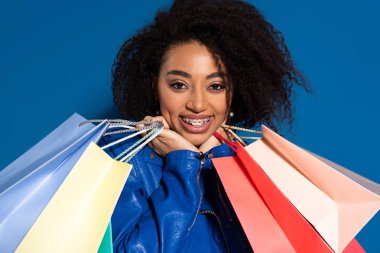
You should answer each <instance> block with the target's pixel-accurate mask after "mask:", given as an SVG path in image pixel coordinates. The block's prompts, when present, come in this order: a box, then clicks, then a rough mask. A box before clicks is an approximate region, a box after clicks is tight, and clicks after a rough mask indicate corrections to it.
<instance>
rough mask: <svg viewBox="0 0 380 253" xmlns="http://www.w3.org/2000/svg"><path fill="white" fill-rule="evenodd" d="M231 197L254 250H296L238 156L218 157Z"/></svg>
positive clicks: (215, 160) (215, 163) (217, 168)
mask: <svg viewBox="0 0 380 253" xmlns="http://www.w3.org/2000/svg"><path fill="white" fill-rule="evenodd" d="M212 162H213V164H214V166H215V168H216V170H217V172H218V175H219V178H220V180H221V182H222V184H223V187H224V190H225V192H226V194H227V196H228V199H229V200H230V202H231V205H232V206H233V208H234V210H235V213H236V215H237V217H238V219H239V220H240V223H241V226H242V228H243V230H244V232H245V234H246V236H247V239H248V241H249V243H250V245H251V247H252V249H253V251H254V252H259V253H260V252H267V253H271V252H283V253H288V252H289V253H290V252H296V251H295V249H294V248H293V247H292V245H291V243H290V242H289V240H288V239H287V237H286V235H285V234H284V232H283V231H282V230H281V227H280V226H279V225H278V223H277V221H276V220H275V218H274V217H273V215H272V214H271V213H270V211H269V209H268V207H267V206H266V205H265V202H264V201H263V200H262V198H261V196H260V194H259V193H258V192H257V190H256V189H255V186H254V185H253V184H252V182H251V181H250V180H249V177H248V176H247V175H246V172H245V168H244V167H243V165H242V164H241V162H240V161H239V159H238V158H237V157H222V158H214V159H212Z"/></svg>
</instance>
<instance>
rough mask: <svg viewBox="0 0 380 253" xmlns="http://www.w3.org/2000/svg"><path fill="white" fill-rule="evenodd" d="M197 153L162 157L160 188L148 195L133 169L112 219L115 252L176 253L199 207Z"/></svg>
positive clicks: (140, 168) (136, 166) (137, 170)
mask: <svg viewBox="0 0 380 253" xmlns="http://www.w3.org/2000/svg"><path fill="white" fill-rule="evenodd" d="M196 156H197V153H196V152H192V151H189V150H177V151H172V152H170V153H168V154H167V155H166V156H165V161H164V167H163V170H162V178H161V181H160V184H159V186H158V187H157V188H156V189H155V190H154V191H153V192H152V193H151V194H150V195H148V193H147V190H146V188H147V187H146V185H145V184H146V182H145V183H144V180H141V176H140V175H141V173H144V166H139V162H141V161H138V160H137V158H138V157H135V158H134V159H132V160H131V161H132V165H133V166H134V167H133V169H132V172H131V174H130V176H129V178H128V180H127V183H126V185H125V187H124V189H123V191H122V193H121V196H120V198H119V201H118V203H117V205H116V208H115V211H114V213H113V216H112V230H113V240H114V251H115V252H149V253H152V252H179V251H181V249H182V247H183V246H184V245H185V242H186V238H187V236H188V233H189V231H190V230H191V227H192V225H193V224H194V222H195V219H196V216H197V213H198V210H199V207H200V203H201V189H200V185H199V173H200V167H201V163H200V161H199V159H198V158H197V157H196Z"/></svg>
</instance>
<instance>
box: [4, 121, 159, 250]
mask: <svg viewBox="0 0 380 253" xmlns="http://www.w3.org/2000/svg"><path fill="white" fill-rule="evenodd" d="M84 120H85V119H84V118H82V117H80V116H79V115H77V114H75V115H73V116H72V117H71V118H69V119H68V120H67V121H66V122H64V123H63V124H62V125H61V126H60V127H58V128H57V129H56V130H55V131H53V132H52V133H51V134H49V135H48V136H47V137H46V138H44V139H43V140H42V141H41V142H39V143H38V144H37V145H35V146H34V147H33V148H32V149H31V150H29V151H28V152H27V153H25V154H24V155H23V156H21V157H20V158H19V159H17V160H16V161H15V162H14V163H12V164H11V165H9V166H8V167H7V168H5V169H4V170H3V171H2V172H1V173H3V174H2V175H4V177H1V183H2V184H1V188H0V189H2V191H1V195H0V196H2V197H3V199H2V200H1V202H0V205H1V207H3V206H6V207H7V208H4V209H3V208H2V209H1V211H2V215H3V218H4V219H3V220H0V222H2V223H0V226H1V229H2V231H4V232H9V231H11V232H12V233H8V234H6V233H3V234H0V241H1V243H0V246H1V247H2V250H1V251H0V252H14V251H15V249H16V247H17V248H18V249H17V251H20V252H24V251H25V250H26V251H27V252H44V251H43V250H46V252H52V251H54V252H56V251H59V250H61V251H62V252H65V251H66V248H67V246H70V245H71V246H74V247H75V251H74V252H86V250H90V252H94V249H95V250H96V249H98V251H99V252H112V238H111V232H110V229H107V230H106V227H107V226H104V224H106V225H107V223H108V222H109V220H110V217H111V214H110V210H113V207H114V205H113V202H115V201H114V199H115V198H116V199H117V197H115V196H116V195H117V194H116V195H115V191H116V192H117V191H118V190H119V191H121V189H122V187H123V185H121V184H118V187H119V188H120V189H116V190H114V191H111V189H112V187H111V188H110V189H104V188H102V185H103V184H104V182H103V181H102V180H107V176H105V175H103V174H99V173H98V176H99V177H98V179H99V180H100V183H99V182H95V181H94V182H93V183H94V185H93V186H92V188H91V187H90V188H88V190H92V192H91V191H90V192H89V191H87V193H86V194H87V195H86V194H81V195H80V196H82V197H83V198H82V199H81V200H82V203H81V204H80V205H79V206H78V203H79V202H75V203H74V204H73V203H70V202H69V201H70V200H67V201H66V200H64V201H62V199H65V198H66V199H68V197H67V196H68V193H67V191H69V192H70V191H71V193H74V192H75V193H77V192H78V193H83V192H82V191H83V190H86V189H82V188H83V186H82V185H79V184H75V183H72V182H75V180H74V179H72V178H77V180H78V176H75V175H78V173H79V175H80V173H82V175H83V172H78V171H77V170H78V169H75V170H74V168H77V167H78V166H79V165H78V163H79V158H81V159H82V157H83V155H85V154H87V153H88V152H90V153H91V154H95V157H92V158H91V159H95V160H96V159H98V160H99V159H101V158H102V156H103V159H104V156H106V157H107V159H108V162H106V163H104V162H103V163H101V162H102V161H100V163H99V164H103V165H104V169H105V170H107V165H109V166H111V164H112V166H111V167H117V168H119V167H123V166H124V167H125V166H126V167H127V168H126V169H124V173H126V172H128V171H129V170H130V165H128V164H126V163H121V162H116V161H114V160H113V159H111V158H109V157H108V155H106V154H105V153H104V152H103V151H101V150H100V148H98V147H97V149H98V153H99V152H100V153H101V154H102V155H97V153H96V152H97V151H88V150H89V149H90V147H91V145H90V146H89V145H88V144H89V143H90V142H91V141H95V142H97V140H98V139H99V138H100V137H101V136H102V135H103V134H105V135H107V134H112V132H107V133H104V132H105V130H106V129H107V130H112V128H114V127H118V128H123V127H124V128H126V129H127V130H125V131H127V132H129V131H135V132H136V130H137V129H136V127H131V126H130V125H128V124H134V125H137V124H139V122H135V123H126V122H127V121H125V120H116V121H114V120H106V121H103V120H100V121H97V123H100V124H99V125H98V126H96V127H95V126H94V125H92V124H87V125H83V126H81V127H79V124H80V123H83V121H84ZM87 123H88V122H87ZM78 127H79V129H78ZM153 128H155V129H154V130H153V131H151V132H150V133H148V134H146V135H145V136H144V137H143V138H140V140H139V141H138V142H136V143H135V144H134V145H132V146H131V147H130V148H129V149H128V150H126V151H125V152H123V153H122V154H120V155H119V157H120V160H123V161H128V160H129V159H130V158H131V157H132V156H133V155H134V154H135V153H137V152H138V150H140V149H141V148H142V147H143V145H145V144H146V143H147V142H148V141H150V140H151V139H152V138H154V137H155V136H156V135H157V134H158V133H159V131H160V130H161V129H162V128H163V126H162V123H159V124H153V123H151V124H150V126H147V127H145V129H143V130H141V131H139V132H136V133H134V134H131V135H130V136H127V137H125V138H123V139H124V140H125V139H128V138H130V137H132V136H135V135H138V134H140V133H142V132H144V131H145V132H146V131H148V130H150V129H153ZM117 132H122V131H120V130H119V131H117ZM120 141H123V140H120V139H119V140H117V141H116V142H120ZM92 145H95V144H92ZM111 145H112V144H111ZM103 148H105V147H103ZM92 149H94V148H92ZM85 150H86V152H87V153H86V152H84V151H85ZM99 150H100V151H99ZM88 156H89V155H87V156H85V157H87V158H83V159H84V160H85V161H86V159H89V158H88ZM92 156H94V155H92ZM98 156H99V158H98ZM90 157H91V156H90ZM83 159H82V160H83ZM118 163H119V165H117V164H118ZM82 164H85V162H82ZM89 164H90V163H89ZM99 164H97V166H99ZM114 164H116V165H114ZM74 165H75V166H74ZM84 166H86V164H85V165H84ZM82 167H83V166H82ZM73 170H74V171H73ZM79 171H83V169H79ZM95 171H96V170H95ZM111 171H112V170H111ZM116 171H117V169H116ZM114 173H115V172H111V173H110V175H111V176H112V175H114ZM119 174H120V173H119ZM73 175H74V176H73ZM124 175H125V176H124V182H125V180H126V176H127V175H126V174H124ZM102 176H104V178H103V179H102V178H101V177H102ZM108 177H109V176H108ZM69 178H71V179H69ZM91 178H92V179H96V177H95V176H92V177H91ZM118 179H119V180H120V179H123V177H120V175H119V176H118ZM67 180H69V182H71V183H64V182H66V181H67ZM73 180H74V181H73ZM62 182H63V183H62ZM83 182H87V181H85V180H84V181H83ZM105 182H106V181H105ZM67 185H69V186H74V188H73V187H67ZM61 187H63V188H62V189H63V190H62V189H61ZM98 188H99V189H100V190H99V189H98ZM57 189H58V190H57ZM58 192H63V195H62V194H61V195H59V194H58ZM20 193H25V194H26V195H24V194H20ZM12 194H13V195H12ZM57 194H58V196H61V197H60V198H58V197H55V196H56V195H57ZM104 194H110V199H109V200H107V201H108V202H107V201H106V202H104V201H103V202H104V204H105V205H107V207H102V208H99V203H98V202H99V201H98V200H96V201H92V202H91V201H90V202H89V201H88V200H91V197H94V196H97V197H95V198H98V199H100V200H101V201H102V200H104V199H105V198H106V197H105V196H106V195H104ZM69 195H70V194H69ZM9 196H13V197H15V198H10V197H9ZM23 196H24V197H23ZM25 196H26V197H25ZM62 196H64V197H65V196H66V197H65V198H62ZM99 196H100V197H99ZM117 196H118V195H117ZM18 198H19V199H18ZM33 199H34V201H31V200H33ZM56 199H58V201H57V200H56ZM107 199H108V198H107ZM3 200H7V202H6V201H3ZM12 200H13V202H12ZM73 200H78V198H73ZM112 201H113V202H112ZM25 203H27V204H28V205H25ZM52 203H54V204H52ZM57 203H58V206H59V205H60V207H58V208H57ZM86 203H87V204H86ZM89 203H92V204H93V205H88V204H89ZM94 203H95V204H94ZM2 204H4V205H2ZM67 205H68V206H70V208H72V209H70V210H71V211H72V212H71V214H73V216H70V217H66V216H65V217H64V218H67V220H74V221H75V220H78V217H76V216H75V215H77V213H76V211H75V212H74V211H73V209H77V210H81V211H82V212H81V214H82V215H83V213H86V212H87V213H89V214H91V212H92V210H91V208H93V207H94V205H95V207H96V208H97V210H100V209H102V210H101V211H97V212H96V215H92V216H90V217H93V216H94V217H96V218H93V219H92V221H93V223H90V224H87V225H86V224H79V223H78V224H79V227H78V226H77V225H78V224H75V222H74V223H72V222H71V223H70V224H71V227H70V228H67V227H66V230H65V229H64V228H65V227H64V226H62V224H61V223H60V222H59V221H60V220H59V219H58V218H59V217H60V216H59V215H60V214H62V212H61V213H59V212H60V210H61V209H62V210H63V208H62V206H64V207H66V206H67ZM75 205H77V206H76V207H75ZM36 206H38V208H36ZM48 206H50V207H49V208H48V210H54V208H56V209H55V212H57V213H56V214H53V215H52V213H51V212H48V211H46V210H47V209H46V208H47V207H48ZM51 206H53V207H51ZM12 207H13V209H12ZM86 208H87V209H86ZM89 208H90V209H89ZM103 209H104V210H106V211H107V212H108V213H104V211H103ZM111 212H112V211H111ZM15 213H19V215H18V218H19V219H15V217H17V216H15V215H14V214H15ZM46 213H48V214H50V218H51V217H55V219H52V221H51V222H50V223H49V224H48V225H49V226H51V227H50V228H49V235H50V236H52V237H59V238H61V239H62V238H65V239H64V240H60V243H61V244H58V243H56V244H54V243H53V240H50V241H46V240H47V239H48V238H49V237H47V236H46V233H47V232H46V230H45V229H41V226H42V227H43V226H44V220H46V219H49V215H46ZM99 215H100V216H101V217H100V216H99ZM46 217H48V218H46ZM99 219H100V220H102V221H103V222H101V223H100V226H98V225H97V222H98V220H99ZM82 220H83V221H85V219H80V221H82ZM104 220H105V221H104ZM39 224H42V225H39ZM67 224H68V223H67ZM94 224H95V225H94ZM45 225H46V224H45ZM86 226H87V227H86ZM89 226H95V227H96V229H95V231H94V232H93V234H94V233H95V236H94V237H92V238H91V240H87V239H88V238H87V239H86V240H84V241H83V240H81V243H80V244H78V243H77V241H75V240H77V238H78V237H76V238H74V237H73V236H72V235H73V234H76V235H77V236H78V233H74V232H73V231H75V232H78V231H79V232H80V231H87V230H88V229H89ZM35 227H37V229H36V228H35ZM52 228H54V229H55V230H54V229H52ZM61 228H62V229H63V230H62V229H61ZM92 228H93V227H91V230H92ZM109 228H110V226H109ZM36 231H37V232H36ZM54 231H55V232H54ZM56 231H60V233H57V232H56ZM25 232H27V234H26V235H25ZM53 232H54V233H53ZM82 233H83V232H82ZM93 234H92V235H93ZM102 237H103V239H104V240H102V244H101V242H100V241H101V239H102ZM27 238H32V239H27ZM21 240H22V241H21ZM20 241H21V242H20ZM3 242H4V243H3ZM62 242H64V245H62ZM44 243H47V245H50V246H53V245H55V247H56V248H50V249H48V248H46V245H45V244H44ZM22 245H30V247H29V246H27V247H26V248H23V246H22ZM99 245H102V247H100V248H99ZM41 246H45V248H44V247H42V248H41V250H40V249H39V248H38V247H41ZM103 246H104V247H103ZM58 248H59V250H58ZM83 250H84V251H83ZM66 252H72V250H71V249H67V251H66Z"/></svg>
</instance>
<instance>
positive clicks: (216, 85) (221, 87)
mask: <svg viewBox="0 0 380 253" xmlns="http://www.w3.org/2000/svg"><path fill="white" fill-rule="evenodd" d="M208 88H209V90H215V91H219V90H224V89H225V88H226V86H225V85H224V84H222V83H213V84H211V85H210V86H209V87H208Z"/></svg>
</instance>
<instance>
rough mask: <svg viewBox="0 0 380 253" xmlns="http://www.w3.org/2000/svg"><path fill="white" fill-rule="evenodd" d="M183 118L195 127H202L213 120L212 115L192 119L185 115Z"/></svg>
mask: <svg viewBox="0 0 380 253" xmlns="http://www.w3.org/2000/svg"><path fill="white" fill-rule="evenodd" d="M181 118H182V120H183V121H184V122H185V123H186V124H189V125H191V126H193V127H202V126H203V125H206V124H207V123H209V122H210V120H211V117H207V118H204V119H190V118H185V117H181Z"/></svg>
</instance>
